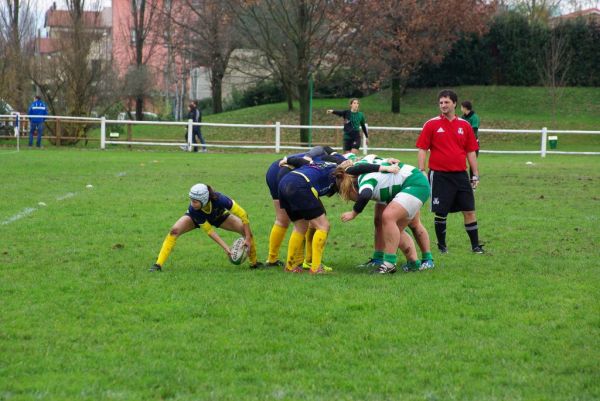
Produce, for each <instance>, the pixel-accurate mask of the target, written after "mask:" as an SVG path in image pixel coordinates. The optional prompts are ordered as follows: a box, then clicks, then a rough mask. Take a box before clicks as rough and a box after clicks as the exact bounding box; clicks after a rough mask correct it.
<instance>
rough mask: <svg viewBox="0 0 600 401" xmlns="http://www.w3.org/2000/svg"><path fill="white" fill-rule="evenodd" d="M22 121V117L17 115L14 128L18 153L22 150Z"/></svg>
mask: <svg viewBox="0 0 600 401" xmlns="http://www.w3.org/2000/svg"><path fill="white" fill-rule="evenodd" d="M20 119H21V115H20V114H19V113H15V126H14V133H15V136H16V137H17V152H18V151H19V150H20V143H19V141H20V139H21V127H20V125H19V120H20Z"/></svg>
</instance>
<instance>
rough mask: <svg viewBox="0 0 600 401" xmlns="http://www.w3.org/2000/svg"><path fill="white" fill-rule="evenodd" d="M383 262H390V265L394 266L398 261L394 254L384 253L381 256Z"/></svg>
mask: <svg viewBox="0 0 600 401" xmlns="http://www.w3.org/2000/svg"><path fill="white" fill-rule="evenodd" d="M383 261H384V262H390V263H391V264H393V265H395V264H396V262H397V261H398V256H396V254H395V253H384V254H383Z"/></svg>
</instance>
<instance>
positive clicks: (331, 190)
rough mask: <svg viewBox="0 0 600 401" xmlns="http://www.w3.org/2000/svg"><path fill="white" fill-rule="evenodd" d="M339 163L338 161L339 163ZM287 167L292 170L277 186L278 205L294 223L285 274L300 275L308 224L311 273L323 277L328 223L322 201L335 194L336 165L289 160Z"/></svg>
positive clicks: (298, 159)
mask: <svg viewBox="0 0 600 401" xmlns="http://www.w3.org/2000/svg"><path fill="white" fill-rule="evenodd" d="M339 160H340V162H341V160H342V159H341V158H340V159H339ZM287 163H289V164H291V165H292V166H294V167H295V169H294V170H293V171H291V172H290V173H289V174H286V175H285V176H284V177H283V178H282V179H281V181H280V182H279V188H278V196H279V203H280V206H281V208H282V209H284V210H285V211H286V213H287V215H288V217H289V218H290V220H291V221H292V222H293V223H294V230H293V232H292V235H291V236H290V240H289V245H288V254H287V258H286V265H285V271H287V272H294V273H300V272H302V267H301V266H299V265H300V263H301V262H302V259H299V258H298V255H299V254H301V248H302V244H303V242H304V236H305V234H306V231H307V230H308V226H309V224H310V225H312V226H313V227H314V228H315V234H314V237H313V241H312V263H311V266H310V273H312V274H322V273H325V272H326V271H325V269H323V267H322V266H321V261H322V258H323V252H324V250H325V243H326V241H327V236H328V234H329V221H328V220H327V216H326V215H325V207H324V206H323V203H322V202H321V199H320V198H321V197H323V196H331V195H333V194H335V193H336V192H337V187H336V185H335V175H334V172H335V169H336V168H337V167H338V164H336V163H332V162H325V161H322V162H312V163H310V162H308V161H307V160H306V159H304V158H288V159H287ZM345 163H348V164H347V165H349V164H350V163H351V162H349V161H344V162H341V163H340V166H343V167H346V166H347V165H346V164H345Z"/></svg>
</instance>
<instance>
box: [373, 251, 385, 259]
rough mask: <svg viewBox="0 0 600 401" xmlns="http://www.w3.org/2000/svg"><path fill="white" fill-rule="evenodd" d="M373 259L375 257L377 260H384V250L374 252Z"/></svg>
mask: <svg viewBox="0 0 600 401" xmlns="http://www.w3.org/2000/svg"><path fill="white" fill-rule="evenodd" d="M373 259H375V260H383V251H375V252H373Z"/></svg>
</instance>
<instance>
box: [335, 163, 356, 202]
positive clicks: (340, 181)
mask: <svg viewBox="0 0 600 401" xmlns="http://www.w3.org/2000/svg"><path fill="white" fill-rule="evenodd" d="M333 175H334V176H335V183H336V185H337V187H338V192H339V193H340V197H341V198H342V199H343V200H345V201H348V200H351V198H350V196H351V195H352V192H353V191H354V183H353V177H352V176H351V175H350V174H346V171H345V168H343V167H341V166H338V167H337V168H336V169H335V172H334V173H333Z"/></svg>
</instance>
